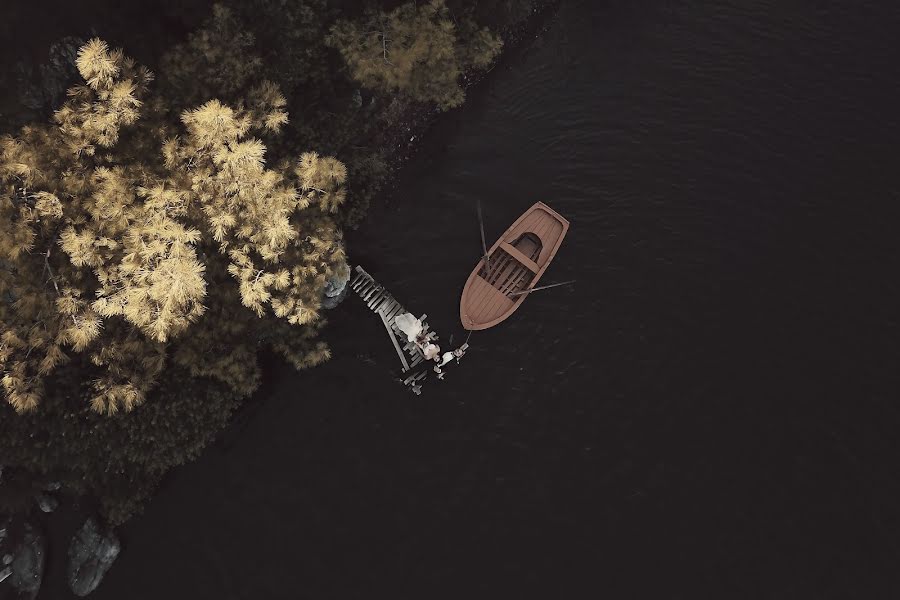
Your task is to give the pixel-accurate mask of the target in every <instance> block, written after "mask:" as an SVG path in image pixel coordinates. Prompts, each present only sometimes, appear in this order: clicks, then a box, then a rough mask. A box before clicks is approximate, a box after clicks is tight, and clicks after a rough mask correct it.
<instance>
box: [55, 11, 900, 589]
mask: <svg viewBox="0 0 900 600" xmlns="http://www.w3.org/2000/svg"><path fill="white" fill-rule="evenodd" d="M887 4H888V3H882V2H879V3H875V2H856V3H843V6H841V5H839V4H838V3H813V2H775V1H756V2H752V1H741V2H739V1H722V2H699V1H691V2H688V1H653V2H649V1H648V2H640V3H632V2H624V1H615V2H604V3H588V2H581V3H579V2H574V1H573V2H568V3H565V4H564V6H563V8H562V9H561V11H560V14H559V17H558V20H557V22H556V23H555V24H554V26H553V27H552V29H551V30H550V31H549V32H548V33H547V34H546V35H545V36H544V37H543V38H541V39H540V40H539V41H537V42H536V43H535V44H534V45H533V46H532V47H531V48H530V49H529V50H528V51H527V52H524V53H519V54H517V55H515V56H512V57H511V58H510V59H509V60H508V62H507V63H505V64H504V65H501V66H500V67H498V68H497V70H495V71H494V73H493V74H492V76H491V78H490V79H489V80H488V81H487V82H485V83H484V84H483V85H482V86H481V87H479V88H478V89H477V90H475V91H474V92H472V93H471V95H470V101H469V103H468V104H467V106H466V107H465V108H464V109H462V110H460V111H457V112H456V113H454V114H451V115H449V116H448V117H446V119H445V120H444V121H443V122H442V123H441V124H440V125H439V126H438V127H437V128H436V129H435V130H434V131H432V132H431V133H430V134H429V138H428V140H427V142H426V143H425V145H424V148H423V151H422V154H421V155H420V156H419V157H418V158H417V159H416V160H415V161H414V164H413V165H412V166H411V168H410V169H409V170H408V171H407V173H406V175H405V176H404V177H403V179H402V181H401V182H400V187H399V191H398V192H397V193H396V195H395V196H394V197H393V199H392V201H391V203H390V204H389V205H387V206H382V207H379V208H377V209H375V210H373V212H372V214H371V218H370V221H369V223H367V224H366V225H365V226H364V230H363V231H361V232H360V233H357V234H355V235H354V236H352V237H351V243H352V247H351V251H353V252H354V258H355V260H357V261H359V262H362V263H363V264H364V265H366V266H367V268H368V269H369V270H370V271H371V272H372V273H373V274H375V276H376V277H377V278H378V279H379V280H380V281H382V282H383V283H385V284H386V285H387V286H388V287H389V288H390V289H391V290H392V291H393V292H394V293H395V294H396V295H397V296H398V297H399V298H400V299H401V300H402V301H403V302H404V303H405V304H406V305H407V306H408V307H409V308H411V309H413V310H415V311H417V312H420V313H421V312H427V313H428V315H429V317H430V319H429V320H430V321H431V322H432V324H433V326H434V327H436V328H437V329H438V331H440V332H441V333H443V335H444V339H446V337H447V336H448V335H449V334H450V333H455V335H456V336H457V337H456V339H459V335H460V333H461V330H460V328H459V325H458V321H457V318H456V314H457V301H458V293H459V291H460V287H461V285H462V283H463V281H464V280H465V278H466V276H467V274H468V272H469V270H470V269H471V267H472V266H473V264H474V263H475V261H476V260H477V257H478V253H479V249H478V248H479V241H478V229H477V222H476V220H475V212H474V200H475V198H480V199H481V201H482V203H483V206H484V208H485V212H486V226H487V230H488V236H489V237H491V238H494V237H495V236H496V235H498V234H499V233H500V232H501V231H502V230H503V229H504V228H505V227H506V226H507V225H508V224H509V223H510V222H511V221H512V220H513V219H514V218H515V217H516V216H517V215H518V214H520V213H521V212H522V211H523V209H524V208H525V207H527V206H529V205H531V204H532V203H533V202H534V201H536V200H543V201H545V202H547V203H549V204H550V205H552V206H553V207H554V208H555V209H557V210H558V211H559V212H561V213H562V214H563V215H565V216H567V217H568V218H569V219H570V220H571V222H572V228H571V230H570V233H569V236H568V237H567V239H566V242H565V243H564V245H563V247H562V249H561V250H560V252H559V254H558V255H557V258H556V260H555V261H554V263H553V265H552V267H551V268H550V270H549V272H548V274H547V276H546V277H547V280H548V281H549V280H556V281H561V280H566V279H577V280H578V284H577V286H576V287H575V289H560V290H554V291H548V292H544V293H539V294H535V295H534V296H533V297H531V298H530V299H528V301H527V302H526V303H525V305H524V306H523V308H522V309H521V310H520V311H519V312H518V313H517V314H516V315H514V317H512V318H511V319H510V320H509V321H508V322H506V323H505V324H504V325H503V326H501V327H498V328H496V329H494V330H491V331H489V332H484V333H478V334H476V335H474V336H473V338H472V344H473V350H472V351H471V352H470V354H469V355H468V357H467V358H466V359H465V360H464V362H463V363H462V365H461V366H460V367H459V368H457V369H454V370H453V371H451V372H450V373H449V374H448V377H447V381H445V382H443V383H441V384H440V386H434V385H432V386H430V388H429V389H427V390H426V393H425V394H424V395H423V396H422V397H421V398H415V397H413V396H411V395H410V394H408V393H407V392H406V391H405V390H403V389H402V388H401V387H399V386H397V385H395V384H394V383H392V382H391V381H390V379H389V376H388V374H387V373H386V371H387V369H388V368H389V367H391V368H392V367H393V366H394V361H396V358H395V357H394V356H393V355H392V350H391V347H390V345H389V343H388V340H387V338H386V336H385V335H384V332H383V329H382V326H381V324H380V323H379V322H378V321H377V320H376V319H375V318H374V317H373V315H371V314H370V313H367V312H366V311H365V310H364V309H363V307H362V305H361V303H359V302H358V300H356V299H355V298H353V297H351V298H349V299H348V300H347V302H346V303H345V304H344V305H343V306H342V307H341V308H339V309H338V310H337V311H335V312H334V313H332V314H333V317H332V321H333V325H332V326H331V339H332V340H333V345H334V349H335V353H336V358H335V359H334V360H333V361H332V362H331V363H330V364H329V365H327V366H325V367H323V368H320V369H316V370H315V371H312V372H308V373H303V374H292V373H289V372H287V371H285V372H284V373H281V374H280V375H279V377H278V379H277V381H276V382H274V383H273V384H271V386H270V389H269V390H268V391H267V393H268V394H270V396H269V397H267V398H266V400H265V402H264V403H262V404H260V405H259V406H258V407H257V408H256V409H255V410H254V411H253V412H252V416H251V417H250V418H249V419H247V420H245V421H244V423H243V426H242V428H240V430H239V431H234V432H231V434H229V435H228V436H226V438H225V439H224V441H223V442H221V443H219V444H218V445H217V446H216V447H214V448H212V449H210V450H209V451H208V452H207V453H206V454H205V455H204V456H203V457H202V458H201V460H199V461H198V462H197V463H195V464H192V465H189V466H187V467H184V468H183V469H181V470H179V471H178V472H177V473H176V474H175V475H174V476H172V477H171V478H170V479H169V480H168V481H167V484H166V485H165V486H164V489H163V490H162V491H161V492H160V493H159V495H158V497H157V498H156V499H155V500H154V501H153V503H152V504H151V505H150V507H149V509H148V510H147V512H146V514H145V515H144V516H143V517H141V518H138V519H136V520H135V521H134V522H133V523H132V524H131V525H130V526H128V527H127V528H126V530H125V532H124V541H125V544H126V547H127V548H126V552H125V553H124V554H123V556H122V557H121V558H120V559H119V561H118V563H117V564H116V565H115V567H114V568H113V570H112V571H111V572H110V574H109V575H108V577H107V580H106V581H105V582H104V583H103V585H102V586H101V588H100V589H99V590H98V592H97V593H96V594H95V595H94V597H95V598H96V599H97V600H103V599H107V598H109V599H113V598H116V599H118V598H129V599H130V600H139V599H143V598H147V599H151V598H152V599H154V600H156V599H158V598H190V599H195V598H221V599H227V598H254V599H255V598H279V599H281V598H284V599H296V598H337V597H390V596H393V597H421V598H427V597H434V596H438V597H443V596H449V595H455V596H456V597H467V598H471V597H485V596H486V595H487V594H488V593H491V594H493V595H494V596H495V597H514V595H521V594H522V593H523V592H525V593H528V594H529V595H531V594H537V593H541V594H543V595H544V596H545V597H556V598H571V597H613V598H648V597H654V598H753V599H757V598H890V597H897V595H898V594H900V574H898V567H897V565H898V560H900V539H898V535H900V506H898V503H900V479H898V458H900V455H898V452H900V444H898V436H897V433H896V432H897V429H898V426H900V405H898V401H900V399H898V393H897V392H898V383H900V378H898V376H897V356H898V353H897V339H898V319H897V316H896V311H897V307H898V300H900V290H898V283H897V273H898V269H900V244H898V241H897V235H896V232H897V227H898V223H900V219H898V217H900V208H898V185H897V177H896V173H897V168H896V165H897V157H898V152H897V149H898V145H900V124H898V116H897V114H898V113H897V110H898V107H900V83H898V81H897V66H898V64H900V44H898V42H897V31H898V26H900V9H896V8H885V6H886V5H887ZM360 353H370V354H372V355H373V357H374V359H375V361H376V364H375V365H372V364H369V363H367V362H364V361H362V360H360V359H359V358H358V357H357V354H360ZM54 586H55V587H54ZM61 589H62V583H61V582H51V583H50V584H48V587H47V588H46V593H45V596H44V597H47V598H50V597H60V596H61V595H62V593H61V592H60V591H59V590H61Z"/></svg>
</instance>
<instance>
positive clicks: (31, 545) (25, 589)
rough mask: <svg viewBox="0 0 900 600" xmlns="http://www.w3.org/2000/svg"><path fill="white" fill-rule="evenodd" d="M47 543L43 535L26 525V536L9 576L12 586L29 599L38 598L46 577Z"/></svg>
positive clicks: (15, 556)
mask: <svg viewBox="0 0 900 600" xmlns="http://www.w3.org/2000/svg"><path fill="white" fill-rule="evenodd" d="M45 554H46V543H45V541H44V536H43V535H41V534H40V533H39V532H38V531H37V530H36V529H34V528H33V527H32V526H31V525H29V524H28V523H26V524H25V535H24V536H23V537H22V543H21V544H20V545H19V546H18V547H16V549H15V551H14V554H13V559H12V563H11V564H10V565H9V568H10V569H11V570H12V573H10V576H9V582H10V584H11V585H12V586H13V587H14V588H16V589H17V590H19V592H21V593H22V594H24V595H25V596H26V597H28V598H35V597H37V593H38V590H40V589H41V580H42V579H43V577H44V556H45Z"/></svg>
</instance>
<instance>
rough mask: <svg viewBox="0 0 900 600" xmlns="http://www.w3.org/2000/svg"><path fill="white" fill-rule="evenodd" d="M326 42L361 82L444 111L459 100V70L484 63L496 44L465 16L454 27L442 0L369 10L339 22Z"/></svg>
mask: <svg viewBox="0 0 900 600" xmlns="http://www.w3.org/2000/svg"><path fill="white" fill-rule="evenodd" d="M328 43H329V44H330V45H332V46H333V47H335V48H336V49H337V50H338V51H339V52H340V54H341V55H342V56H343V58H344V60H345V61H346V63H347V66H348V68H349V69H350V74H351V75H352V77H353V78H354V79H355V80H357V81H358V82H360V83H361V84H362V85H363V86H365V87H368V88H371V89H375V90H380V91H384V92H402V93H405V94H408V95H409V96H411V97H412V98H413V99H415V100H420V101H424V102H434V103H435V104H437V105H438V106H439V107H441V108H442V109H444V110H446V109H449V108H452V107H455V106H459V105H460V104H462V102H463V99H464V97H465V94H464V92H463V89H462V88H461V87H460V85H459V79H460V76H461V74H462V73H463V71H464V70H465V69H468V68H470V67H485V66H487V65H488V64H490V63H491V61H492V60H493V59H494V58H495V57H496V55H497V54H498V53H499V51H500V47H501V42H500V39H499V38H497V37H496V36H494V35H493V34H491V33H490V31H488V30H487V29H484V28H479V27H477V26H475V25H474V23H471V22H469V21H466V22H465V23H464V24H463V25H462V26H461V27H458V26H457V25H456V23H455V22H454V20H453V18H452V16H451V15H450V12H449V10H448V9H447V6H446V5H445V4H444V0H431V1H430V2H427V3H422V4H417V3H413V2H409V3H406V4H403V5H401V6H399V7H398V8H396V9H395V10H393V11H391V12H389V13H386V12H384V11H383V10H379V11H375V12H370V13H368V15H367V17H366V18H365V19H363V20H362V21H359V22H354V21H339V22H338V23H337V24H336V25H335V26H334V27H333V28H332V30H331V34H330V36H329V38H328Z"/></svg>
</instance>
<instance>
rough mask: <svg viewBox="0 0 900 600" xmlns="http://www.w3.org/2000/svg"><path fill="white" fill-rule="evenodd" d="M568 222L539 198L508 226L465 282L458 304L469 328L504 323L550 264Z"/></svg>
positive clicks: (563, 236) (481, 327) (466, 326)
mask: <svg viewBox="0 0 900 600" xmlns="http://www.w3.org/2000/svg"><path fill="white" fill-rule="evenodd" d="M568 230H569V222H568V221H567V220H566V219H565V218H563V217H562V216H561V215H560V214H559V213H557V212H556V211H554V210H553V209H552V208H550V207H549V206H547V205H546V204H544V203H543V202H537V203H535V205H534V206H532V207H531V208H529V209H528V210H527V211H525V213H524V214H523V215H522V216H520V217H519V218H518V219H516V221H515V222H514V223H513V224H512V225H510V227H509V229H507V230H506V231H505V232H504V233H503V235H502V236H500V239H498V240H497V241H496V242H494V245H493V246H491V247H490V249H488V261H487V263H485V260H484V259H483V258H482V259H481V260H480V261H479V262H478V264H477V265H476V266H475V269H474V270H473V271H472V273H471V274H470V275H469V278H468V280H466V285H465V286H464V287H463V292H462V297H461V298H460V303H459V317H460V320H461V321H462V325H463V327H464V328H466V329H467V330H470V331H478V330H481V329H488V328H489V327H493V326H494V325H497V324H498V323H501V322H503V321H504V320H505V319H507V318H508V317H509V316H510V315H512V314H513V313H514V312H515V311H516V310H517V309H518V308H519V306H521V304H522V302H524V301H525V298H527V297H528V294H523V293H521V292H527V291H528V290H530V289H532V288H533V287H534V286H535V285H537V282H538V281H539V280H540V278H541V276H542V275H543V274H544V271H546V270H547V267H548V266H549V265H550V262H551V261H552V260H553V257H554V256H556V252H557V251H558V250H559V247H560V245H561V244H562V241H563V238H565V236H566V233H567V232H568Z"/></svg>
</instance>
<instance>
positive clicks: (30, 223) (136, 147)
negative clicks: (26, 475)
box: [0, 39, 346, 413]
mask: <svg viewBox="0 0 900 600" xmlns="http://www.w3.org/2000/svg"><path fill="white" fill-rule="evenodd" d="M77 67H78V71H79V73H80V74H81V76H82V77H83V78H84V80H85V84H84V85H79V86H76V87H75V88H72V89H71V90H70V91H69V96H70V99H69V100H68V101H67V102H66V103H65V104H64V105H63V106H62V107H61V108H60V109H59V110H57V111H56V113H55V115H54V122H53V124H52V125H47V126H39V127H26V128H23V129H22V131H21V133H20V135H19V136H17V137H10V136H6V137H4V138H2V139H0V370H2V372H3V377H2V385H3V389H4V392H5V395H6V398H7V400H8V401H9V402H10V403H11V404H12V405H13V406H14V407H15V408H16V410H17V411H20V412H22V411H27V410H29V409H33V408H34V407H35V406H37V404H38V403H39V402H40V399H41V397H42V396H43V393H44V382H45V380H46V378H47V377H48V376H50V375H51V374H52V373H53V372H54V371H55V370H56V368H57V367H58V366H59V365H61V364H63V363H64V362H66V361H67V360H70V359H71V358H73V357H86V358H88V359H89V363H90V366H88V367H87V368H86V369H85V373H86V374H89V375H88V376H91V377H93V379H92V383H91V385H92V389H93V393H92V395H91V398H90V402H91V406H92V407H93V408H94V410H96V411H98V412H105V413H113V412H116V411H118V410H120V409H124V410H126V411H128V410H131V409H132V408H134V407H135V406H137V405H138V404H140V403H141V402H143V401H144V399H145V398H146V394H147V392H148V391H149V390H150V389H151V388H152V387H153V386H154V385H155V384H156V382H157V381H158V379H159V376H160V374H161V373H162V371H163V369H164V368H165V366H166V361H167V357H170V356H171V357H173V358H174V360H175V361H176V362H178V363H180V364H183V365H185V366H187V367H188V368H190V369H191V370H192V372H194V374H197V375H201V374H202V375H208V376H213V377H216V378H218V379H220V380H221V381H223V382H225V383H227V384H228V385H229V386H230V387H231V388H232V389H234V390H236V391H239V392H241V393H242V394H247V393H249V392H250V391H252V389H253V387H254V386H255V383H256V381H257V380H258V374H257V370H256V366H255V360H250V357H251V356H253V357H255V351H256V346H255V344H254V341H255V340H253V339H248V336H247V335H246V334H247V332H248V330H252V328H251V327H250V326H249V325H247V323H248V321H251V320H259V319H260V318H263V320H264V321H278V324H277V325H272V324H269V325H266V326H265V327H261V329H262V330H276V331H278V333H279V337H278V338H273V339H271V340H270V346H272V347H273V348H274V349H275V350H277V351H279V352H281V353H282V354H284V355H285V356H287V357H288V359H289V360H290V361H291V362H293V363H294V364H295V365H296V366H298V367H302V366H308V365H310V364H315V363H317V362H319V361H321V360H324V359H325V358H327V357H328V351H327V348H326V347H324V345H323V344H321V343H318V342H315V341H314V339H313V338H314V334H315V331H316V329H317V327H318V325H319V323H318V320H319V314H318V308H319V299H320V298H321V293H322V289H323V288H324V285H325V281H326V280H327V278H328V277H329V276H330V275H332V274H333V273H334V272H335V271H336V270H338V269H345V268H346V264H345V261H344V250H343V245H342V239H341V232H340V230H339V229H338V228H337V227H336V226H335V224H334V221H333V218H332V217H331V215H332V214H333V213H334V212H335V210H336V209H337V207H338V206H340V205H341V203H342V202H343V201H344V199H345V193H344V187H343V186H344V184H345V181H346V169H345V168H344V166H343V165H342V164H341V163H340V162H339V161H337V160H336V159H334V158H330V157H320V156H319V155H318V154H316V153H314V152H309V153H305V154H303V155H302V156H301V157H300V159H299V160H297V161H295V162H294V163H293V164H292V163H291V162H290V161H287V160H284V161H281V162H279V163H278V165H277V166H276V167H275V168H270V167H267V165H266V161H265V153H266V147H265V146H264V145H263V143H262V142H261V141H260V140H259V139H258V138H257V137H255V135H257V134H261V133H263V132H265V133H267V134H270V135H272V134H276V133H277V132H278V131H279V130H280V129H281V127H282V126H283V125H284V124H285V123H286V122H287V113H286V112H285V111H284V107H285V105H286V101H285V99H284V97H283V96H282V95H281V93H280V91H279V90H278V88H277V86H275V85H274V84H271V83H268V82H262V83H261V84H260V85H258V86H257V87H255V88H253V89H250V90H248V91H247V93H246V97H244V98H240V99H239V100H238V101H237V102H236V104H235V106H229V105H226V104H223V103H222V102H220V101H219V100H215V99H213V100H208V101H207V102H205V103H203V104H202V105H200V106H198V107H195V108H192V109H188V110H185V111H183V112H182V113H181V115H180V119H179V122H173V120H172V119H170V118H168V117H167V115H168V114H170V113H169V111H168V110H167V106H166V102H165V100H164V99H163V98H161V97H159V96H153V95H151V94H150V92H149V84H150V82H151V80H152V75H151V74H150V72H149V71H147V70H146V69H144V68H143V67H138V66H136V65H135V64H134V61H132V60H131V59H129V58H127V57H125V56H124V54H123V53H122V51H121V50H114V51H111V50H110V49H109V48H108V46H107V45H106V43H105V42H103V41H101V40H99V39H94V40H91V41H90V42H88V43H87V44H85V45H84V46H83V47H82V48H81V49H80V50H79V53H78V59H77ZM144 113H145V114H144ZM209 307H213V308H214V309H215V311H214V312H213V314H211V315H207V314H206V313H207V311H208V309H209ZM247 309H249V310H247ZM188 330H191V332H192V335H191V336H185V335H184V334H185V332H187V331H188ZM235 333H240V334H241V337H234V335H233V334H235ZM182 339H186V340H187V343H186V344H183V345H182V344H180V340H182ZM198 341H207V342H212V341H215V342H217V346H216V347H217V348H219V349H221V351H220V352H219V356H218V357H217V360H215V361H209V362H206V361H204V360H203V359H202V357H203V356H204V355H205V354H206V353H208V350H209V347H210V346H207V347H206V348H200V347H198V346H197V343H198ZM194 362H200V363H202V364H200V365H194V364H193V363H194Z"/></svg>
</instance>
